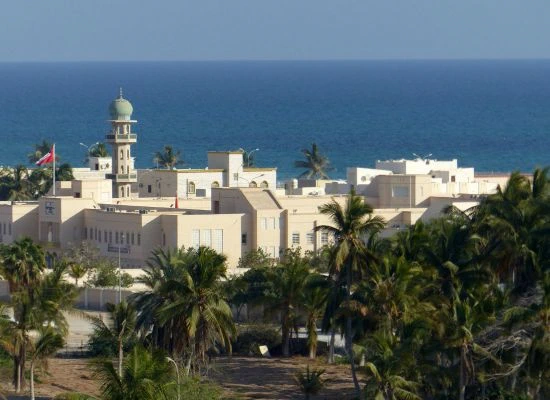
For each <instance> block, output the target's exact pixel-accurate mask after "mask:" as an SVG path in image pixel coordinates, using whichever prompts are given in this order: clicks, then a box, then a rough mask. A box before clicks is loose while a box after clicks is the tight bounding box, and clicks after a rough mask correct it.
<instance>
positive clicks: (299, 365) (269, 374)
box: [212, 357, 353, 400]
mask: <svg viewBox="0 0 550 400" xmlns="http://www.w3.org/2000/svg"><path fill="white" fill-rule="evenodd" d="M308 363H309V364H310V368H311V369H313V368H321V369H324V370H325V374H324V375H323V378H324V379H328V380H329V382H328V383H327V386H326V388H325V389H323V390H322V391H321V392H320V393H319V394H318V395H317V396H312V397H311V399H317V400H320V399H327V400H328V399H331V400H337V399H342V400H345V399H352V398H353V382H352V380H351V372H350V369H349V367H348V366H346V365H325V364H323V363H322V361H321V360H316V361H314V362H310V360H309V359H307V358H304V357H293V358H270V359H261V358H248V357H233V358H231V359H229V358H219V359H216V361H215V364H214V366H213V373H212V378H213V380H214V381H216V382H218V383H219V384H220V385H221V386H222V387H223V388H224V389H226V390H228V391H230V392H232V393H234V394H236V395H238V396H239V398H242V399H281V400H283V399H303V398H304V396H303V394H302V393H301V392H300V391H299V389H298V386H297V385H296V383H295V381H294V375H295V374H296V373H297V372H298V371H303V370H305V368H306V366H307V365H308Z"/></svg>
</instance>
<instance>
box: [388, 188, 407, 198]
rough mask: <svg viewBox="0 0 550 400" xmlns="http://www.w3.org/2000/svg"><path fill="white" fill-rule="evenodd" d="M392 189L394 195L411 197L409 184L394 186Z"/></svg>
mask: <svg viewBox="0 0 550 400" xmlns="http://www.w3.org/2000/svg"><path fill="white" fill-rule="evenodd" d="M391 190H392V193H391V195H392V197H409V187H408V186H393V187H392V189H391Z"/></svg>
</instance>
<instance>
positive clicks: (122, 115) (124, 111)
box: [109, 89, 134, 120]
mask: <svg viewBox="0 0 550 400" xmlns="http://www.w3.org/2000/svg"><path fill="white" fill-rule="evenodd" d="M133 111H134V107H132V103H130V102H129V101H128V100H126V99H125V98H123V97H122V89H121V90H120V95H119V96H118V98H116V99H114V100H113V101H112V102H111V105H110V106H109V114H110V116H111V119H112V120H129V119H130V117H131V116H132V112H133Z"/></svg>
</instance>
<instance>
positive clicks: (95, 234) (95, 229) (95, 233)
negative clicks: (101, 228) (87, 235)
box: [94, 228, 97, 240]
mask: <svg viewBox="0 0 550 400" xmlns="http://www.w3.org/2000/svg"><path fill="white" fill-rule="evenodd" d="M94 239H95V240H97V228H94Z"/></svg>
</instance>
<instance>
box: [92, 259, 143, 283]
mask: <svg viewBox="0 0 550 400" xmlns="http://www.w3.org/2000/svg"><path fill="white" fill-rule="evenodd" d="M120 283H121V286H122V287H124V288H126V287H130V286H131V285H132V284H133V283H134V278H132V275H130V274H128V273H127V272H123V273H122V275H120ZM86 284H87V285H90V286H91V287H117V286H118V284H119V270H118V267H117V265H116V264H115V263H114V262H113V261H112V260H108V259H100V260H98V261H97V262H96V265H95V267H94V268H92V269H89V270H88V281H87V282H86Z"/></svg>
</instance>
